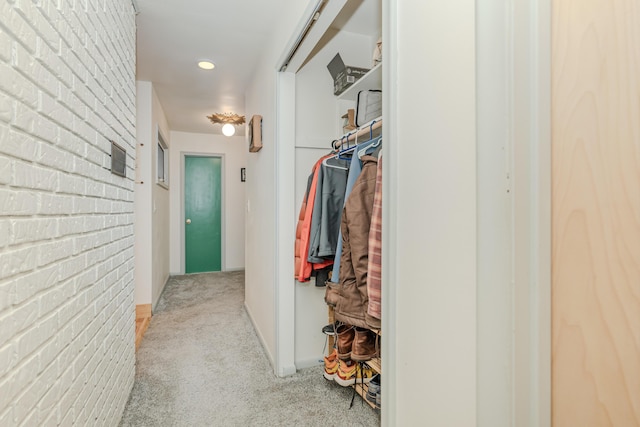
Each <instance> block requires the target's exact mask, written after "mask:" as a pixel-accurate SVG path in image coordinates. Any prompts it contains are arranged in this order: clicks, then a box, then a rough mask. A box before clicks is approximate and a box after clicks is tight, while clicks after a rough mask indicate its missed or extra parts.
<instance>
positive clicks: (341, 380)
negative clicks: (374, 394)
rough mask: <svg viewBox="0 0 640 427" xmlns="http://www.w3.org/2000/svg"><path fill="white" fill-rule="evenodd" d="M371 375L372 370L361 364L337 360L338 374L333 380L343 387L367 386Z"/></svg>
mask: <svg viewBox="0 0 640 427" xmlns="http://www.w3.org/2000/svg"><path fill="white" fill-rule="evenodd" d="M373 375H374V373H373V369H371V368H369V367H368V366H367V365H365V364H363V363H357V362H354V361H352V360H339V361H338V372H337V374H336V376H335V377H334V380H335V382H337V383H338V384H340V385H341V386H343V387H349V386H352V385H354V384H369V382H370V381H371V379H372V378H373Z"/></svg>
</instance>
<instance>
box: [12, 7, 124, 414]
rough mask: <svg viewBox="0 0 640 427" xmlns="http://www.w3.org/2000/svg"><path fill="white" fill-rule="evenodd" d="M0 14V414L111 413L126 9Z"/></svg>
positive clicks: (119, 296) (119, 391) (118, 320)
mask: <svg viewBox="0 0 640 427" xmlns="http://www.w3.org/2000/svg"><path fill="white" fill-rule="evenodd" d="M0 23H1V26H2V30H0V325H2V327H1V328H0V425H3V426H9V425H58V424H61V425H71V424H77V425H112V426H115V425H117V424H118V421H119V419H120V417H121V414H122V412H123V410H124V406H125V404H126V401H127V398H128V396H129V392H130V390H131V387H132V386H133V380H134V373H135V366H134V363H135V350H134V329H135V322H134V271H133V270H134V249H133V244H134V242H133V220H134V215H133V211H134V202H133V193H134V188H135V184H134V169H133V168H134V162H135V156H136V150H135V139H136V129H135V127H136V124H135V114H136V111H135V102H136V87H135V18H134V11H133V8H132V6H131V2H130V1H129V0H114V1H109V2H31V1H20V2H7V1H3V2H1V3H0ZM110 139H112V140H114V141H116V142H117V143H118V144H120V145H121V146H122V147H124V148H125V149H126V151H127V171H126V174H127V177H126V178H122V177H119V176H116V175H113V174H111V173H110V171H109V168H110V152H111V151H110V142H109V140H110Z"/></svg>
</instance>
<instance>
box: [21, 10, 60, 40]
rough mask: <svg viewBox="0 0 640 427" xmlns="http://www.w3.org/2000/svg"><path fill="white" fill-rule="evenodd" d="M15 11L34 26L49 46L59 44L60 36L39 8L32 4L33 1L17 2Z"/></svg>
mask: <svg viewBox="0 0 640 427" xmlns="http://www.w3.org/2000/svg"><path fill="white" fill-rule="evenodd" d="M16 11H17V12H18V13H19V14H20V15H22V16H23V17H24V19H25V20H26V21H27V22H29V23H31V25H33V26H34V27H35V29H36V33H37V34H38V35H39V36H40V37H41V38H42V39H43V40H44V41H46V42H47V43H48V44H49V45H50V46H56V45H58V44H60V36H59V35H58V33H57V32H56V30H55V29H54V28H53V27H52V26H51V24H50V23H49V21H48V20H47V19H45V17H44V16H43V15H42V12H41V11H40V9H38V8H37V7H36V5H34V2H29V1H21V2H18V3H17V4H16Z"/></svg>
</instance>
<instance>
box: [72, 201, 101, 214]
mask: <svg viewBox="0 0 640 427" xmlns="http://www.w3.org/2000/svg"><path fill="white" fill-rule="evenodd" d="M98 202H99V199H98V200H96V199H94V198H90V197H76V198H74V199H73V209H72V212H73V213H74V214H92V213H94V212H96V204H97V203H98Z"/></svg>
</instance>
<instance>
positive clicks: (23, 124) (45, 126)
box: [12, 102, 58, 142]
mask: <svg viewBox="0 0 640 427" xmlns="http://www.w3.org/2000/svg"><path fill="white" fill-rule="evenodd" d="M12 125H13V126H14V127H17V128H19V129H21V130H23V131H25V132H27V133H30V134H31V135H33V136H36V137H38V138H39V139H43V140H45V141H49V142H55V140H56V137H57V135H58V127H57V126H56V125H55V124H54V123H53V122H52V121H51V120H49V119H47V118H45V117H43V116H40V115H39V114H38V113H36V112H35V111H34V110H32V109H31V108H29V107H27V106H26V105H24V104H22V103H21V102H18V103H16V114H15V117H14V120H13V122H12Z"/></svg>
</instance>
